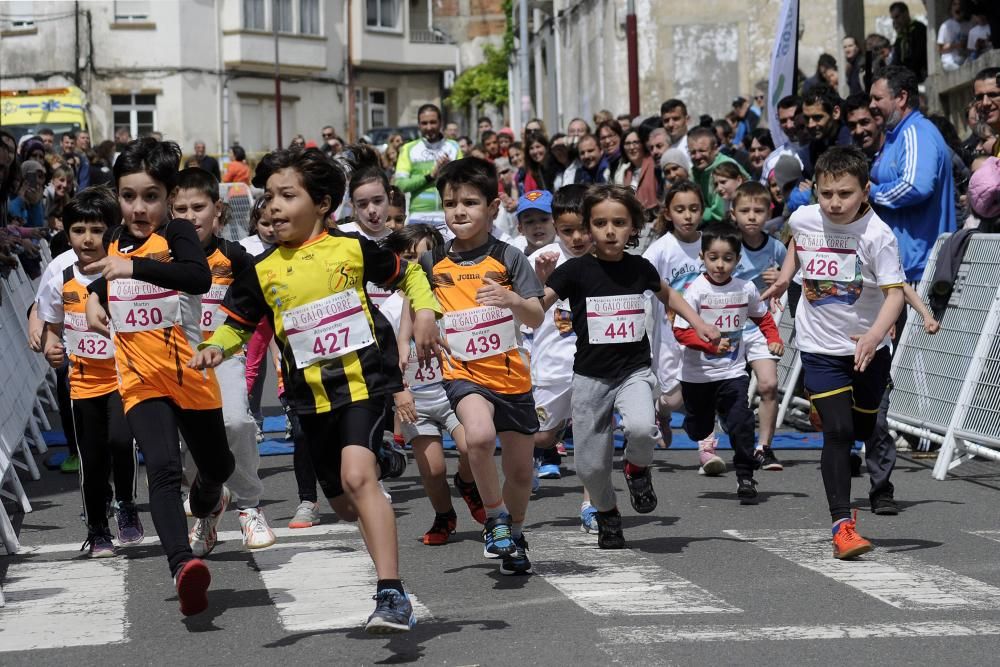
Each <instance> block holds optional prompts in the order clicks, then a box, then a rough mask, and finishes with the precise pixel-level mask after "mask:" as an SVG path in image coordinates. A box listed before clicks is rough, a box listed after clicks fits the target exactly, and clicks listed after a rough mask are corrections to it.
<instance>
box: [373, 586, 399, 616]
mask: <svg viewBox="0 0 1000 667" xmlns="http://www.w3.org/2000/svg"><path fill="white" fill-rule="evenodd" d="M372 600H375V604H376V606H379V607H381V606H382V605H383V604H385V605H386V606H387V607H389V609H391V610H393V611H396V609H397V607H399V606H402V602H403V596H402V595H400V594H399V591H394V590H392V589H388V590H384V591H379V592H378V593H376V594H375V595H373V596H372Z"/></svg>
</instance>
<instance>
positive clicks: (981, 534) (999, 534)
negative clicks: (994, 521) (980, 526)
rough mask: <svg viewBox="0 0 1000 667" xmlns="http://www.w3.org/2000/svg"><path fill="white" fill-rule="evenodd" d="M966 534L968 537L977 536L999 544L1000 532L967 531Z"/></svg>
mask: <svg viewBox="0 0 1000 667" xmlns="http://www.w3.org/2000/svg"><path fill="white" fill-rule="evenodd" d="M966 532H967V533H969V534H970V535H978V536H979V537H985V538H986V539H987V540H993V541H994V542H1000V530H967V531H966Z"/></svg>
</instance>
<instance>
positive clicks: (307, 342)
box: [281, 290, 375, 368]
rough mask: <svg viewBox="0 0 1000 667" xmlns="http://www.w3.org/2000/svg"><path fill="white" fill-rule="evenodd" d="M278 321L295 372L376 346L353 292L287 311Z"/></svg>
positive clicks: (339, 294)
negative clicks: (280, 324) (291, 355)
mask: <svg viewBox="0 0 1000 667" xmlns="http://www.w3.org/2000/svg"><path fill="white" fill-rule="evenodd" d="M281 321H282V324H283V325H284V327H285V337H286V338H287V339H288V344H289V345H291V347H292V354H293V356H294V357H295V367H296V368H305V367H306V366H310V365H312V364H313V363H315V362H317V361H320V360H322V359H336V358H337V357H342V356H344V355H345V354H347V353H348V352H353V351H354V350H360V349H361V348H363V347H368V346H369V345H371V344H372V343H374V342H375V339H374V338H373V337H372V328H371V326H369V324H368V317H367V316H366V315H365V311H364V309H363V308H362V307H361V300H360V299H359V298H358V294H357V292H355V291H354V290H350V291H347V292H339V293H337V294H333V295H331V296H328V297H325V298H323V299H319V300H317V301H313V302H311V303H307V304H305V305H303V306H299V307H297V308H292V309H291V310H287V311H285V312H284V313H283V314H282V315H281Z"/></svg>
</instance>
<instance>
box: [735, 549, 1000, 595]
mask: <svg viewBox="0 0 1000 667" xmlns="http://www.w3.org/2000/svg"><path fill="white" fill-rule="evenodd" d="M725 532H726V533H727V534H729V535H732V536H733V537H736V538H738V539H741V540H745V541H747V542H751V543H753V544H754V545H756V546H758V547H760V548H761V549H764V550H765V551H768V552H770V553H773V554H775V555H777V556H780V557H781V558H784V559H785V560H789V561H791V562H793V563H795V564H796V565H799V566H800V567H804V568H806V569H807V570H811V571H813V572H817V573H819V574H821V575H823V576H824V577H829V578H830V579H833V580H834V581H837V582H839V583H842V584H845V585H847V586H850V587H851V588H854V589H856V590H858V591H861V592H862V593H865V594H867V595H870V596H872V597H874V598H876V599H878V600H881V601H882V602H885V603H886V604H890V605H892V606H893V607H896V608H898V609H914V610H934V609H963V608H964V609H1000V588H996V587H995V586H990V585H988V584H985V583H983V582H981V581H978V580H976V579H972V578H971V577H966V576H963V575H960V574H958V573H957V572H953V571H951V570H948V569H946V568H943V567H940V566H937V565H932V564H929V563H923V562H920V561H917V560H916V559H914V558H911V557H909V556H906V555H904V554H900V553H893V552H891V551H889V550H888V549H875V550H874V551H872V552H870V553H868V554H866V555H865V556H864V557H863V558H861V559H857V560H847V561H842V560H837V559H835V558H834V557H833V555H832V549H831V546H830V533H829V532H828V531H824V530H727V531H725Z"/></svg>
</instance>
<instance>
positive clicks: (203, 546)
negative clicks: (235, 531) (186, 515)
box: [188, 486, 232, 558]
mask: <svg viewBox="0 0 1000 667" xmlns="http://www.w3.org/2000/svg"><path fill="white" fill-rule="evenodd" d="M231 497H232V496H231V495H230V493H229V489H227V488H226V487H225V486H223V487H222V497H221V498H219V506H218V507H216V508H215V511H214V512H212V513H211V514H209V515H208V516H207V517H205V518H204V519H196V520H195V522H194V526H192V527H191V533H190V534H189V535H188V541H189V542H190V543H191V551H192V552H193V553H194V555H195V556H197V557H198V558H203V557H205V556H207V555H208V554H210V553H212V549H214V548H215V544H216V542H217V541H218V540H219V533H218V530H217V529H218V526H219V521H220V520H221V519H222V515H223V514H225V512H226V508H227V507H229V501H230V499H231Z"/></svg>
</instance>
